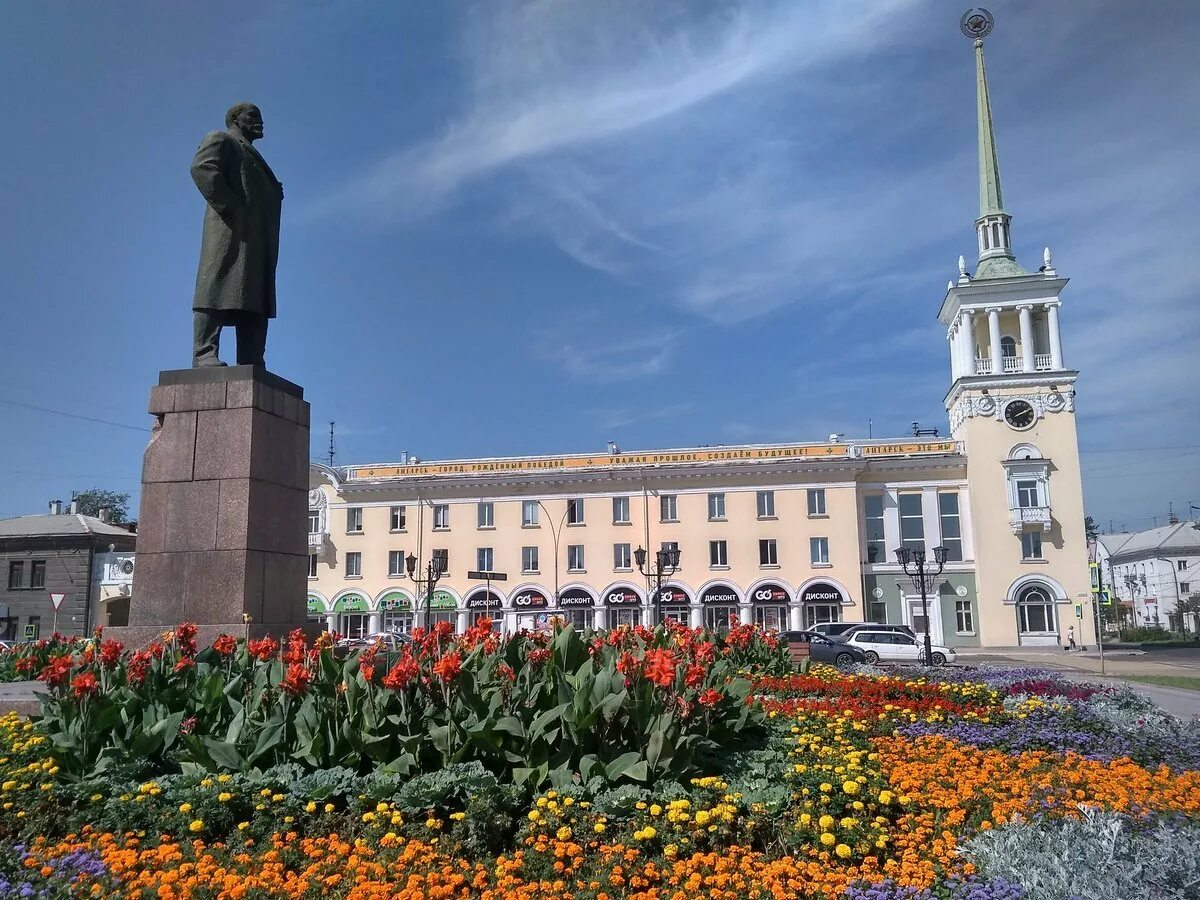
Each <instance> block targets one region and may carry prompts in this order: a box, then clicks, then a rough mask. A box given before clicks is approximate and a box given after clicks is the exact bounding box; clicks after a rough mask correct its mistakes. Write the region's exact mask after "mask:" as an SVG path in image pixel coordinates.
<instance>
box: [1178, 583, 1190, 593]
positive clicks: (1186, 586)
mask: <svg viewBox="0 0 1200 900" xmlns="http://www.w3.org/2000/svg"><path fill="white" fill-rule="evenodd" d="M1191 592H1192V583H1191V582H1190V581H1181V582H1179V593H1180V594H1190V593H1191Z"/></svg>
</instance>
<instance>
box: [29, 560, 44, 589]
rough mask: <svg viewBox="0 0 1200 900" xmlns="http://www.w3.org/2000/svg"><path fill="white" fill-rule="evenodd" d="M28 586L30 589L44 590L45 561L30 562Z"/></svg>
mask: <svg viewBox="0 0 1200 900" xmlns="http://www.w3.org/2000/svg"><path fill="white" fill-rule="evenodd" d="M29 586H30V587H31V588H44V587H45V586H46V561H45V560H44V559H34V560H30V563H29Z"/></svg>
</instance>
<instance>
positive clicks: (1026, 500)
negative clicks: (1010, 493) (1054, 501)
mask: <svg viewBox="0 0 1200 900" xmlns="http://www.w3.org/2000/svg"><path fill="white" fill-rule="evenodd" d="M1043 505H1044V504H1043V503H1042V492H1041V491H1040V490H1038V483H1037V482H1036V481H1034V480H1032V479H1031V480H1028V481H1026V480H1024V479H1022V480H1021V481H1018V482H1017V506H1019V507H1021V509H1032V508H1033V507H1035V506H1043Z"/></svg>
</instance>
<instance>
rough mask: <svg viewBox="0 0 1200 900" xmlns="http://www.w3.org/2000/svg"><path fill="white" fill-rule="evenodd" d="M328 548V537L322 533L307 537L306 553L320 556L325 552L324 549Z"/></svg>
mask: <svg viewBox="0 0 1200 900" xmlns="http://www.w3.org/2000/svg"><path fill="white" fill-rule="evenodd" d="M328 546H329V535H328V534H326V533H325V532H324V531H320V532H317V533H316V534H309V536H308V552H309V553H317V554H321V553H324V552H325V548H326V547H328Z"/></svg>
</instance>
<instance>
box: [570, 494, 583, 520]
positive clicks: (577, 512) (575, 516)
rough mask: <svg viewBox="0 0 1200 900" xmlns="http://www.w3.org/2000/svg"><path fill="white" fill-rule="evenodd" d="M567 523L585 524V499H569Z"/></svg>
mask: <svg viewBox="0 0 1200 900" xmlns="http://www.w3.org/2000/svg"><path fill="white" fill-rule="evenodd" d="M567 524H568V525H582V524H583V501H582V500H578V499H576V500H568V501H567Z"/></svg>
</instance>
